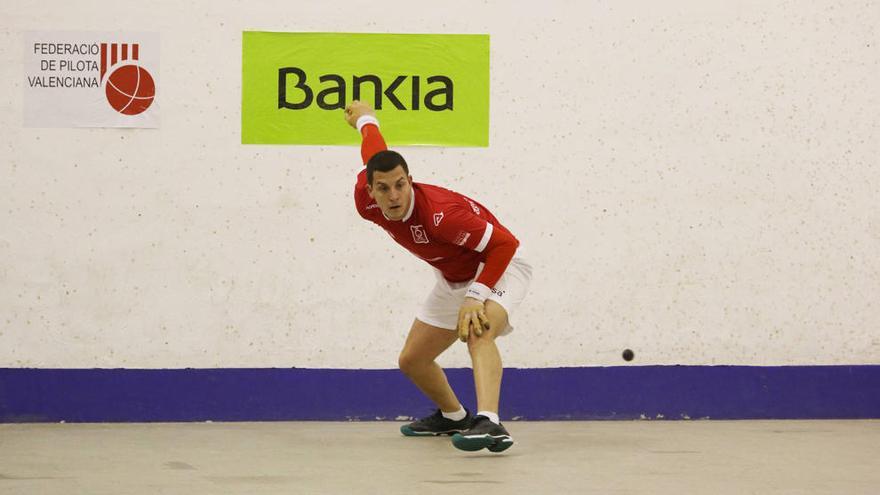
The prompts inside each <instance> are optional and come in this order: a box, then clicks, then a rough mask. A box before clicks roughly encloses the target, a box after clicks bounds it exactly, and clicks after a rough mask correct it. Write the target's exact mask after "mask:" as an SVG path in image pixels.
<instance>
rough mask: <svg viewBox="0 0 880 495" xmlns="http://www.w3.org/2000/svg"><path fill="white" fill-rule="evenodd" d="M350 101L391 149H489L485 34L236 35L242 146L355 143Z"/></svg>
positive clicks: (487, 55)
mask: <svg viewBox="0 0 880 495" xmlns="http://www.w3.org/2000/svg"><path fill="white" fill-rule="evenodd" d="M353 99H359V100H361V101H366V102H368V103H370V104H372V105H373V106H374V108H376V115H377V116H378V117H379V120H380V122H381V126H382V134H383V135H384V136H385V138H386V140H387V141H388V143H389V144H391V145H395V146H396V145H412V144H425V145H441V146H488V145H489V35H470V34H451V35H450V34H347V33H267V32H259V31H245V32H244V33H243V34H242V108H241V142H242V143H244V144H357V143H359V142H360V136H358V134H357V132H354V131H352V129H351V128H350V127H349V126H348V124H346V123H345V120H343V117H342V116H343V109H344V108H345V105H346V104H348V103H349V102H351V101H352V100H353Z"/></svg>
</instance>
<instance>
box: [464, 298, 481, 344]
mask: <svg viewBox="0 0 880 495" xmlns="http://www.w3.org/2000/svg"><path fill="white" fill-rule="evenodd" d="M483 330H489V318H487V317H486V308H485V306H484V305H483V303H482V302H480V301H479V300H477V299H474V298H472V297H466V298H464V302H463V303H462V304H461V309H459V310H458V339H459V340H461V341H462V342H467V340H468V336H469V334H470V332H474V333H475V334H477V337H479V336H481V335H483Z"/></svg>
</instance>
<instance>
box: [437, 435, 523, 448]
mask: <svg viewBox="0 0 880 495" xmlns="http://www.w3.org/2000/svg"><path fill="white" fill-rule="evenodd" d="M452 445H454V446H455V448H457V449H459V450H466V451H468V452H476V451H477V450H482V449H489V450H490V451H492V452H503V451H505V450H507V449H509V448H510V447H511V446H513V439H512V438H510V435H499V436H497V437H493V436H492V435H489V434H488V433H486V434H484V435H467V436H465V435H461V434H455V435H453V436H452Z"/></svg>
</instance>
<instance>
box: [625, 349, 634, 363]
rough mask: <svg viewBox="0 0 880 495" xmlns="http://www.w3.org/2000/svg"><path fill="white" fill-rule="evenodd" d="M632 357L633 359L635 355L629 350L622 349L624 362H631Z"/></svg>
mask: <svg viewBox="0 0 880 495" xmlns="http://www.w3.org/2000/svg"><path fill="white" fill-rule="evenodd" d="M634 357H635V354H633V351H632V350H631V349H624V350H623V360H624V361H632V360H633V358H634Z"/></svg>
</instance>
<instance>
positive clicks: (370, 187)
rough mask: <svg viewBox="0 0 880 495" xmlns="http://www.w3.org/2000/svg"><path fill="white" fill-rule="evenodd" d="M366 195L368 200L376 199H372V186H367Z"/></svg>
mask: <svg viewBox="0 0 880 495" xmlns="http://www.w3.org/2000/svg"><path fill="white" fill-rule="evenodd" d="M367 194H369V195H370V199H376V198H374V197H373V186H371V185H370V184H367Z"/></svg>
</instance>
